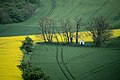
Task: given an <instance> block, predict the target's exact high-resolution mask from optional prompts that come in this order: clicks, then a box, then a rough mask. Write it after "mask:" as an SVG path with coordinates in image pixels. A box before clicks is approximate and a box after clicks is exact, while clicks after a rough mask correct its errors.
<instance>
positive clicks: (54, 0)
mask: <svg viewBox="0 0 120 80" xmlns="http://www.w3.org/2000/svg"><path fill="white" fill-rule="evenodd" d="M51 3H52V8H51V10H50V11H49V13H48V14H47V17H49V16H50V15H51V14H52V13H53V11H54V10H55V8H56V4H57V3H56V0H51Z"/></svg>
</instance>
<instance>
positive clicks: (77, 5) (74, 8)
mask: <svg viewBox="0 0 120 80" xmlns="http://www.w3.org/2000/svg"><path fill="white" fill-rule="evenodd" d="M80 4H81V3H80V2H78V3H77V4H76V5H75V6H74V7H73V8H72V9H71V10H70V11H68V12H67V13H66V14H64V15H63V16H62V17H61V18H60V19H62V18H64V17H65V16H66V15H68V14H70V13H71V12H72V11H74V10H76V8H77V7H79V5H80Z"/></svg>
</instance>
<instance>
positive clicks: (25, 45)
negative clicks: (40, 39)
mask: <svg viewBox="0 0 120 80" xmlns="http://www.w3.org/2000/svg"><path fill="white" fill-rule="evenodd" d="M21 49H24V50H25V51H27V53H28V52H32V51H33V40H32V39H31V38H30V37H28V36H27V37H26V38H25V40H24V41H22V47H21Z"/></svg>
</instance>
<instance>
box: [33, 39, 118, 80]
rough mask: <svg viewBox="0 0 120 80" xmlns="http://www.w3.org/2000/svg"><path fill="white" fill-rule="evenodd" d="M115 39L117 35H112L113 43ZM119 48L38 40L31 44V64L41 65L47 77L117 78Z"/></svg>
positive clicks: (66, 79)
mask: <svg viewBox="0 0 120 80" xmlns="http://www.w3.org/2000/svg"><path fill="white" fill-rule="evenodd" d="M119 41H120V38H117V39H115V42H116V43H117V44H119ZM87 44H88V43H86V44H85V45H87ZM111 44H114V40H112V41H111V42H110V45H111ZM119 51H120V48H119V45H116V47H112V46H109V47H108V48H95V47H88V46H84V47H83V46H82V47H73V46H59V45H49V44H43V43H41V44H38V45H37V46H35V51H34V52H33V54H32V56H31V64H32V65H33V66H37V67H38V66H39V67H42V68H43V70H44V71H45V72H47V74H49V75H50V80H113V79H114V80H119V79H120V76H119V74H120V68H119V67H120V53H119Z"/></svg>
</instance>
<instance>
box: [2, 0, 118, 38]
mask: <svg viewBox="0 0 120 80" xmlns="http://www.w3.org/2000/svg"><path fill="white" fill-rule="evenodd" d="M119 7H120V1H119V0H104V1H103V0H97V1H96V0H42V1H41V7H40V8H38V9H37V10H36V11H35V13H34V15H33V16H32V17H31V18H29V19H28V20H26V21H25V22H22V23H15V24H8V25H0V36H8V35H9V36H10V35H25V34H36V33H38V32H39V29H38V27H39V25H38V22H39V20H40V18H41V17H46V16H47V17H51V18H53V19H55V20H60V19H62V18H69V19H71V18H72V19H74V18H75V17H82V18H83V19H84V21H87V20H88V19H90V18H92V17H96V16H104V17H105V18H107V20H108V21H109V23H110V24H111V26H112V28H119V23H120V8H119Z"/></svg>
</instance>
